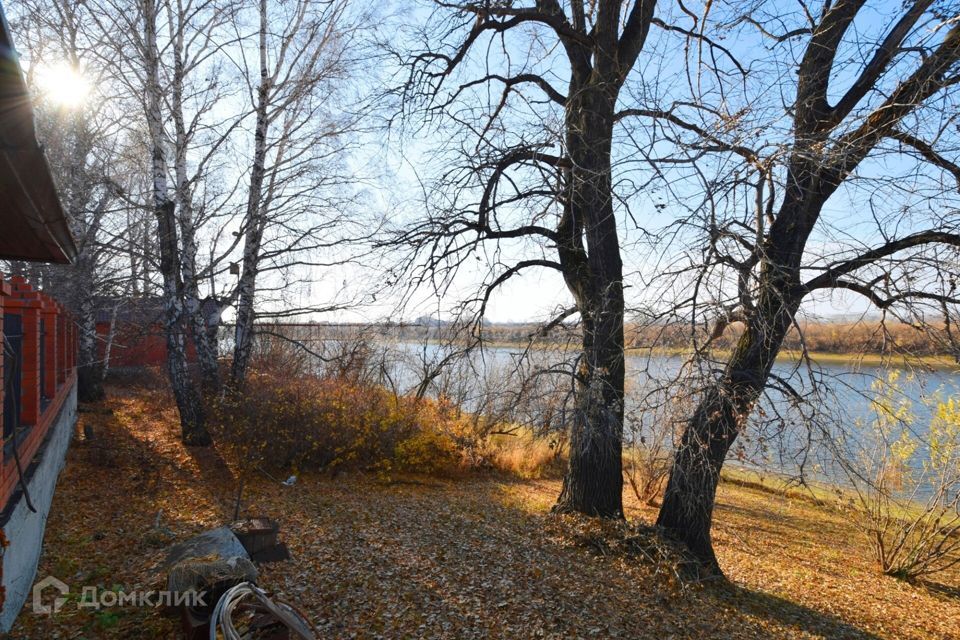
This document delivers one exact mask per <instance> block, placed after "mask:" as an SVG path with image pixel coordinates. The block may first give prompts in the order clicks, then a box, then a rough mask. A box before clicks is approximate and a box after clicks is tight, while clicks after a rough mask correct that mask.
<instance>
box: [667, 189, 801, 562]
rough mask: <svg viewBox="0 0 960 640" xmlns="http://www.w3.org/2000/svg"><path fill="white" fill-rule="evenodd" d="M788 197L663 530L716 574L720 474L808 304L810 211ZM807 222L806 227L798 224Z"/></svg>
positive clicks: (700, 418) (684, 459) (680, 469)
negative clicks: (801, 289) (802, 291)
mask: <svg viewBox="0 0 960 640" xmlns="http://www.w3.org/2000/svg"><path fill="white" fill-rule="evenodd" d="M797 202H798V201H795V200H793V198H791V197H789V196H788V198H787V202H786V203H785V204H784V205H783V207H782V208H781V211H780V214H779V216H778V217H777V220H776V222H775V223H774V226H773V227H772V228H771V230H770V236H769V240H768V242H767V243H766V245H765V247H764V253H765V256H766V258H767V260H766V261H765V263H764V266H763V268H762V271H761V275H760V284H759V289H758V298H757V306H756V308H755V309H754V310H753V311H752V312H751V313H750V316H749V318H748V320H747V326H746V329H745V330H744V332H743V335H741V337H740V340H739V341H738V342H737V346H736V348H735V349H734V351H733V353H732V354H731V356H730V360H729V361H728V362H727V366H726V369H725V370H724V373H723V376H722V377H721V378H720V380H718V381H717V382H716V384H714V386H713V387H711V388H710V389H708V390H707V391H706V392H705V394H704V396H703V398H702V399H701V400H700V403H699V405H698V406H697V408H696V410H695V411H694V413H693V416H692V417H691V418H690V421H689V422H688V423H687V428H686V429H685V431H684V433H683V436H682V438H681V441H680V446H679V447H678V448H677V451H676V453H675V454H674V461H673V467H672V468H671V470H670V479H669V480H668V482H667V488H666V491H665V493H664V496H663V504H662V505H661V507H660V514H659V516H658V517H657V525H658V526H660V527H662V528H663V530H664V532H665V533H666V534H667V535H668V536H669V537H671V538H674V539H677V540H679V541H681V542H683V543H684V544H685V545H686V546H687V548H688V549H689V551H690V552H691V553H692V554H693V556H694V557H695V558H696V559H697V560H699V562H700V563H701V564H702V566H703V568H704V569H705V571H706V572H707V573H708V574H713V575H722V572H721V570H720V566H719V564H718V563H717V557H716V554H715V553H714V550H713V544H712V541H711V538H710V527H711V523H712V521H713V508H714V502H715V499H716V493H717V483H718V482H719V480H720V470H721V468H722V467H723V463H724V460H725V459H726V457H727V452H729V450H730V447H731V446H732V445H733V443H734V441H735V440H736V438H737V435H738V434H739V433H740V430H741V429H742V428H743V427H744V426H745V424H746V422H747V420H748V419H749V417H750V413H751V412H752V411H753V407H754V406H755V404H756V402H757V400H758V399H759V398H760V394H761V393H762V392H763V390H764V388H765V387H766V383H767V379H768V378H769V376H770V371H771V369H772V368H773V364H774V362H775V360H776V357H777V354H779V353H780V348H781V346H782V345H783V340H784V337H785V336H786V334H787V331H788V330H789V329H790V326H791V324H792V323H793V318H794V316H795V314H796V312H797V309H798V307H799V304H800V297H799V295H797V294H796V291H797V288H796V287H797V284H798V283H799V275H800V269H799V263H800V259H801V256H802V254H803V250H802V247H803V243H805V242H806V238H807V235H808V234H809V232H810V229H811V228H812V223H811V222H810V220H812V219H815V216H810V215H809V211H806V212H805V211H804V209H803V208H802V207H801V205H799V204H797ZM799 220H804V221H805V222H806V223H805V224H802V223H797V224H794V223H795V222H797V221H799Z"/></svg>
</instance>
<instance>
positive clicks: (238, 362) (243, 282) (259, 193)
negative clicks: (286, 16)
mask: <svg viewBox="0 0 960 640" xmlns="http://www.w3.org/2000/svg"><path fill="white" fill-rule="evenodd" d="M268 29H269V20H268V19H267V3H266V0H260V41H259V42H260V46H259V49H260V85H259V86H258V88H257V103H256V105H255V111H256V114H257V120H256V129H255V131H254V141H253V144H254V148H253V165H252V166H251V168H250V190H249V192H248V194H247V211H246V218H245V220H246V230H245V232H244V239H243V241H244V244H243V268H242V272H241V275H240V282H239V283H238V284H237V288H238V292H239V295H238V300H237V325H236V330H235V332H234V341H233V365H232V366H231V369H230V379H231V384H232V385H233V387H234V388H235V389H239V388H241V387H242V386H243V383H244V381H245V380H246V377H247V366H248V365H249V364H250V353H251V351H252V349H253V330H254V322H255V320H256V310H255V308H254V303H255V302H256V287H257V274H258V273H259V271H260V245H261V243H262V241H263V231H264V218H265V216H266V212H265V211H264V209H265V205H264V198H263V182H264V177H265V175H266V160H267V129H268V127H269V124H270V123H269V119H268V116H267V110H268V107H269V101H270V88H271V78H270V75H269V70H268V68H267V63H268V60H267V30H268Z"/></svg>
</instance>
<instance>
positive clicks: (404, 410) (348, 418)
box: [213, 372, 442, 470]
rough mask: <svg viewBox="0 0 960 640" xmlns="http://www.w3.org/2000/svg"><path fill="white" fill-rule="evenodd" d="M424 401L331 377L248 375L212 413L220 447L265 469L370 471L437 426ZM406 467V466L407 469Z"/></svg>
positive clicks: (436, 416)
mask: <svg viewBox="0 0 960 640" xmlns="http://www.w3.org/2000/svg"><path fill="white" fill-rule="evenodd" d="M441 419H442V416H440V415H438V413H437V412H436V411H434V410H433V409H432V407H431V403H430V402H428V401H415V400H413V399H411V398H404V397H397V396H394V395H393V394H391V393H389V392H387V391H386V390H385V389H383V388H380V387H377V386H375V385H370V384H364V383H360V382H356V381H351V380H345V379H342V378H333V377H325V378H319V377H312V376H301V377H298V378H294V379H289V378H286V377H283V376H281V375H279V374H278V373H274V372H251V374H250V378H249V381H248V384H247V386H246V390H245V391H244V392H243V393H242V394H233V395H228V396H227V397H225V398H223V399H222V400H221V401H220V402H219V403H218V405H217V406H216V407H215V411H214V420H213V429H214V431H215V433H214V435H215V436H216V437H217V438H218V440H219V442H222V443H224V444H225V445H226V446H227V447H228V448H229V449H230V450H232V451H233V452H234V454H235V455H236V457H237V458H238V460H242V461H243V462H244V464H246V465H248V466H249V465H253V466H260V467H263V468H266V469H275V470H276V469H282V470H287V469H294V470H296V469H336V468H373V467H375V466H376V465H377V464H378V463H380V462H382V461H384V460H389V459H392V458H393V457H394V456H395V455H396V452H397V447H398V445H400V443H402V442H405V441H408V440H410V439H411V438H413V437H414V436H416V435H417V434H419V433H420V432H421V428H420V425H422V424H435V423H436V422H435V421H437V420H441ZM408 466H409V465H408Z"/></svg>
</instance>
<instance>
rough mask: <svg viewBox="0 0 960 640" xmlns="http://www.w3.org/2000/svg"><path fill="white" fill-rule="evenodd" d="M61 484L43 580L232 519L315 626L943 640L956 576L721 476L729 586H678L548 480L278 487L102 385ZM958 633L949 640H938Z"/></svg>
mask: <svg viewBox="0 0 960 640" xmlns="http://www.w3.org/2000/svg"><path fill="white" fill-rule="evenodd" d="M84 424H86V425H88V426H89V427H91V428H92V430H93V433H94V438H93V439H92V440H91V441H89V442H87V441H83V440H80V441H77V442H75V443H74V445H73V446H72V448H71V451H70V453H69V457H68V464H67V467H66V469H65V470H64V472H63V474H62V475H61V477H60V481H59V483H58V487H57V493H56V496H55V498H54V503H53V509H52V512H51V515H50V519H49V522H48V528H47V534H46V539H45V547H44V548H45V551H44V556H43V558H42V561H41V566H40V570H39V573H38V576H41V577H42V576H45V575H55V576H58V577H60V578H61V579H63V580H65V581H66V582H68V583H69V584H71V585H73V586H74V589H75V590H76V591H79V587H80V585H100V586H102V587H106V588H116V589H123V590H125V591H128V592H129V591H131V590H134V589H150V588H159V587H160V586H161V585H162V576H160V575H159V573H158V572H157V571H156V566H157V564H158V563H159V561H160V560H161V559H162V558H163V555H164V551H165V548H166V547H167V546H168V545H169V544H170V543H172V542H174V541H180V540H184V539H186V538H188V537H190V536H192V535H195V534H197V533H199V532H201V531H203V530H205V529H207V528H211V527H213V526H218V525H220V524H223V523H224V522H226V521H228V520H230V519H232V516H233V511H234V508H235V501H236V497H237V490H238V487H239V485H240V481H241V480H242V481H243V483H244V489H243V493H242V496H241V513H242V515H245V516H260V515H266V516H270V517H272V518H274V519H276V520H277V521H278V522H279V523H280V526H281V538H282V539H283V540H284V541H285V542H286V543H287V545H288V546H289V548H290V551H291V554H292V559H291V560H289V561H285V562H280V563H276V564H269V565H263V566H262V567H261V575H260V581H259V582H260V584H261V586H264V587H266V588H267V589H270V590H272V591H273V592H274V593H276V594H277V595H280V596H281V597H283V598H285V599H287V600H289V601H291V602H293V603H295V604H296V605H297V606H298V607H300V608H301V609H302V610H303V611H304V612H305V613H306V614H307V615H308V616H309V617H310V618H311V619H312V620H313V622H314V623H315V624H316V625H317V627H318V628H319V629H320V630H321V632H322V636H323V637H330V638H400V637H424V638H573V637H576V638H631V639H632V638H657V639H658V640H666V639H669V638H708V637H709V638H872V637H881V638H950V637H960V635H958V631H957V630H958V628H960V597H958V593H960V589H958V586H960V580H958V579H957V575H956V574H954V575H950V576H945V577H943V578H942V583H941V584H930V585H926V586H924V585H911V584H907V583H904V582H901V581H898V580H895V579H893V578H889V577H886V576H883V575H880V574H878V573H877V572H876V571H875V570H874V568H873V566H872V564H871V563H870V560H869V555H868V553H867V549H866V547H865V546H864V544H863V543H862V541H861V540H860V538H859V537H858V536H859V534H858V533H857V532H856V531H855V530H854V529H852V528H850V527H849V526H848V525H847V524H846V523H845V522H844V521H843V520H842V519H841V518H840V517H839V516H838V515H837V514H834V513H832V512H829V511H826V510H823V509H820V508H818V507H816V506H814V505H810V504H806V503H803V502H799V501H796V500H790V499H787V498H783V497H780V496H777V495H775V494H771V493H769V492H765V491H760V490H757V489H751V488H746V487H737V486H733V485H724V486H722V487H721V492H720V498H719V507H718V510H717V514H716V523H715V537H716V542H717V551H718V555H719V557H720V562H721V565H722V566H724V568H725V569H726V572H727V575H728V577H729V578H730V583H729V584H689V583H686V582H684V580H683V579H682V576H679V574H678V572H677V571H676V566H677V559H676V557H674V556H673V555H672V552H671V550H670V549H663V548H662V547H660V546H658V545H657V544H656V541H655V539H653V538H651V537H650V536H649V535H648V533H649V529H648V528H647V526H648V525H649V523H651V522H652V521H653V519H654V517H655V515H656V512H655V511H654V510H653V509H651V508H649V507H644V506H640V505H639V504H637V503H636V502H635V501H630V500H629V499H628V504H627V508H628V516H629V520H630V524H625V523H612V522H601V521H597V520H591V519H584V518H578V517H573V516H554V515H550V513H549V509H550V506H551V505H552V503H553V500H554V499H555V497H556V495H557V494H558V492H559V483H558V482H556V481H552V480H538V481H529V480H523V481H521V480H513V479H506V478H502V477H501V478H495V477H475V478H467V479H461V480H457V481H440V480H434V479H408V480H405V481H398V482H393V483H390V484H386V483H383V482H380V481H378V480H377V479H376V478H375V477H366V476H359V475H358V476H340V477H338V478H336V479H330V478H328V477H324V476H321V475H311V474H307V475H305V476H301V477H300V478H299V479H298V481H297V482H296V483H295V484H294V485H293V486H284V485H282V484H281V483H280V482H279V480H278V479H276V478H271V477H268V476H267V475H266V474H264V473H262V472H259V471H257V470H256V469H244V468H234V467H231V466H230V465H228V464H227V463H226V462H225V461H224V460H223V459H222V458H220V457H219V455H218V453H217V451H216V449H187V448H185V447H183V446H182V445H181V444H180V443H179V440H178V429H177V422H176V415H175V412H174V411H173V410H172V409H171V403H170V401H169V399H168V398H167V397H166V396H165V395H164V394H162V393H160V392H157V391H150V390H144V389H136V388H113V389H111V394H110V398H109V399H108V400H107V401H105V402H103V403H100V404H97V405H91V406H87V407H84V411H83V412H82V413H81V425H80V429H81V431H82V426H83V425H84ZM178 625H179V623H178V621H177V620H176V619H174V618H171V617H167V616H165V615H164V614H163V612H162V611H161V610H159V609H154V608H147V607H129V606H127V607H118V608H111V609H103V610H101V611H94V610H92V609H81V608H78V607H77V606H75V603H68V604H67V605H66V606H65V607H64V609H63V610H62V611H61V612H60V613H58V614H57V615H55V616H53V617H49V616H39V615H35V614H33V613H31V612H30V611H29V610H27V611H24V612H23V613H22V614H21V616H20V618H19V620H18V622H17V625H16V626H15V628H14V630H13V631H12V633H11V634H10V637H12V638H64V639H65V638H77V639H79V638H134V639H135V638H173V637H177V633H178V631H177V629H178ZM951 634H953V635H951Z"/></svg>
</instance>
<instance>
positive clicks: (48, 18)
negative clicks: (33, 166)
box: [12, 0, 125, 401]
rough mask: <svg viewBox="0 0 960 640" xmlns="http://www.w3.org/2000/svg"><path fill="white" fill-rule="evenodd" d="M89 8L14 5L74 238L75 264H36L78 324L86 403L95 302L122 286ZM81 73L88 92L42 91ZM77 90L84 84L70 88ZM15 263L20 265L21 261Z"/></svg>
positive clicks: (93, 384) (112, 126) (41, 132)
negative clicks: (62, 93)
mask: <svg viewBox="0 0 960 640" xmlns="http://www.w3.org/2000/svg"><path fill="white" fill-rule="evenodd" d="M87 11H88V8H87V7H85V6H84V5H83V3H82V2H77V1H76V0H34V1H31V2H24V3H21V4H18V6H17V7H16V11H15V13H13V14H12V18H13V19H14V20H15V21H17V26H18V28H17V33H18V34H19V36H20V43H19V44H20V47H21V51H23V52H24V53H25V55H26V58H27V60H28V73H27V81H28V84H29V85H30V86H31V88H32V91H33V93H34V97H35V104H36V105H37V126H38V136H39V137H40V140H41V142H42V144H43V145H44V147H45V150H46V155H47V158H48V162H49V163H50V168H51V171H52V173H53V174H54V177H55V180H56V182H57V185H58V188H59V192H60V196H61V199H62V201H63V205H64V210H65V212H66V214H67V216H68V220H69V221H70V225H71V230H72V232H73V234H74V237H75V238H76V240H77V249H78V254H77V259H76V262H75V264H74V265H71V266H58V265H34V266H32V267H30V269H31V270H33V271H34V272H36V275H39V276H40V280H41V282H42V286H43V287H44V288H45V289H46V290H47V291H48V292H50V293H52V294H53V295H55V296H56V297H57V299H59V300H61V301H62V302H64V303H65V304H67V305H68V306H69V307H70V308H71V309H72V311H73V312H74V314H75V316H76V318H77V322H78V324H79V329H80V331H79V336H80V340H79V343H80V344H79V354H78V355H79V359H78V364H79V375H78V392H79V394H80V398H81V399H83V400H86V401H90V400H94V399H97V398H98V397H99V396H100V395H102V387H101V384H100V383H101V373H100V368H101V366H100V363H99V362H98V348H97V335H96V327H95V323H96V315H97V311H98V310H99V300H100V299H101V297H103V296H107V295H110V294H111V293H113V292H115V291H116V290H117V289H120V288H122V287H123V286H124V278H125V274H124V273H123V270H122V269H118V265H117V256H118V251H117V247H116V243H115V241H116V240H117V239H118V238H122V237H123V236H124V225H123V224H122V222H121V220H120V219H121V218H122V217H123V208H122V202H120V200H119V198H118V195H117V193H116V190H115V189H114V187H113V184H112V177H111V174H112V173H113V172H114V171H116V170H117V169H118V168H119V167H118V165H120V164H121V162H122V161H121V160H120V159H118V158H117V157H116V135H117V132H118V131H119V130H120V125H119V123H118V119H117V117H116V108H117V106H118V105H117V102H116V101H115V100H113V99H112V96H110V95H108V94H107V92H105V91H103V90H102V87H101V85H100V83H99V82H98V78H97V77H95V75H94V72H93V71H92V69H89V68H87V67H88V66H91V67H92V66H93V65H90V64H89V63H90V62H91V61H92V55H91V53H90V52H91V50H93V49H94V48H96V46H97V45H98V41H97V40H96V38H95V37H94V36H93V34H91V33H90V32H89V31H88V30H87V29H85V22H86V20H85V14H86V13H87ZM85 75H86V76H88V77H87V78H86V84H87V90H88V92H89V95H87V96H62V97H65V98H70V99H72V100H75V102H71V103H70V104H62V103H58V102H57V99H56V97H55V96H54V97H52V96H50V95H48V93H49V92H50V91H51V90H52V91H54V92H55V93H56V91H57V88H56V87H50V86H47V85H49V84H51V83H53V82H56V81H58V79H59V81H61V82H62V81H63V80H64V78H63V77H60V76H66V78H67V79H69V78H70V77H73V78H77V79H82V78H83V77H84V76H85ZM75 90H76V91H82V87H76V88H75ZM20 268H21V269H26V268H27V267H26V266H25V265H21V267H20Z"/></svg>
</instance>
